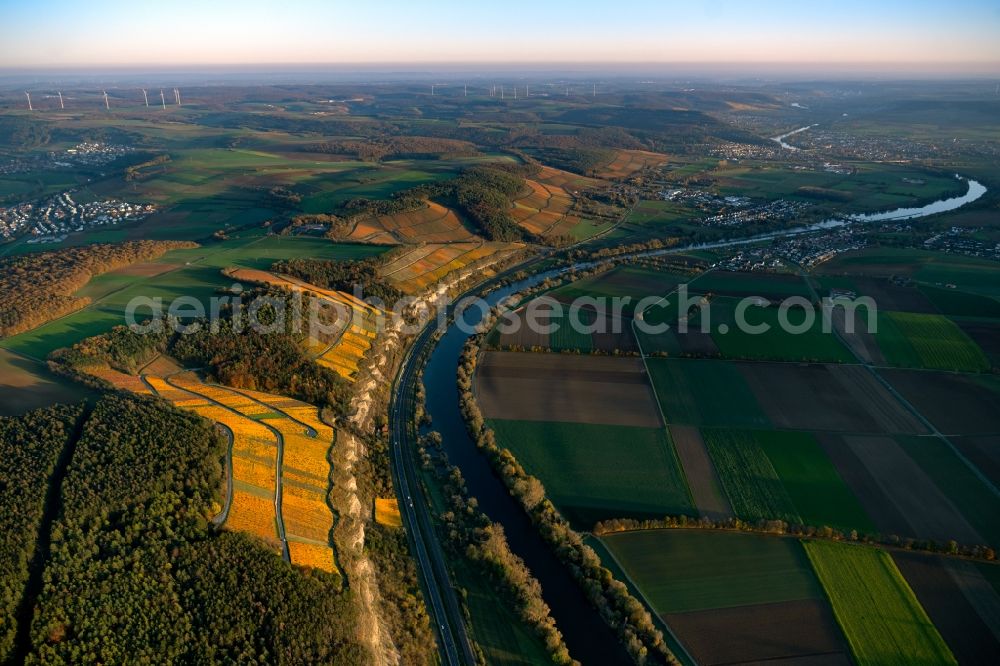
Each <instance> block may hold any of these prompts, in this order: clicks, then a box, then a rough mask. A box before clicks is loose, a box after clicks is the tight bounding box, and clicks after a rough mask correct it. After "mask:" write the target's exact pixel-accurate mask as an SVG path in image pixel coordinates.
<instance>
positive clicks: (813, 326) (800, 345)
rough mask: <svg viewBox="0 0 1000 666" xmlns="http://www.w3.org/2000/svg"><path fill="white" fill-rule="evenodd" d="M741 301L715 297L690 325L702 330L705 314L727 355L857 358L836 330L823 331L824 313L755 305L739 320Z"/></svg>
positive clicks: (784, 358)
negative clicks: (838, 336)
mask: <svg viewBox="0 0 1000 666" xmlns="http://www.w3.org/2000/svg"><path fill="white" fill-rule="evenodd" d="M738 303H739V301H737V300H736V299H734V298H714V299H712V300H711V301H710V302H709V303H708V305H707V306H704V307H702V308H701V312H700V313H699V315H697V316H695V317H693V320H692V321H689V328H695V329H698V328H699V327H700V326H701V317H702V316H704V317H705V322H706V324H707V326H706V328H708V329H709V330H710V331H711V336H712V341H713V342H714V343H715V346H716V348H717V349H718V352H719V354H720V355H721V356H723V357H724V358H731V359H749V360H759V361H802V362H827V363H850V362H852V361H854V356H853V355H852V354H851V353H850V351H848V349H847V348H846V347H845V346H844V345H843V344H842V343H841V342H840V340H838V339H837V337H836V335H834V333H833V331H832V329H831V330H830V331H829V332H824V331H823V321H822V319H823V318H822V314H821V313H819V312H817V311H816V310H814V309H810V310H807V309H805V308H802V307H791V308H788V309H787V310H786V311H785V313H784V315H783V314H782V311H781V310H780V308H779V307H777V306H770V307H757V306H752V307H749V308H747V309H746V310H745V311H744V312H743V313H742V315H741V317H742V318H741V319H738V317H737V307H738ZM783 322H784V323H783ZM740 324H745V325H740ZM765 327H766V328H765ZM758 331H760V332H758ZM678 337H679V336H678Z"/></svg>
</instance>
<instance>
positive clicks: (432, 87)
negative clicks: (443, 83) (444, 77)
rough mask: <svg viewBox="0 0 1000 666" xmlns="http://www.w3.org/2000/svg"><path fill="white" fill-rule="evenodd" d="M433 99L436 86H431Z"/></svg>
mask: <svg viewBox="0 0 1000 666" xmlns="http://www.w3.org/2000/svg"><path fill="white" fill-rule="evenodd" d="M431 97H434V84H433V83H432V84H431Z"/></svg>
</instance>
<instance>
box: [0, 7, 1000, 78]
mask: <svg viewBox="0 0 1000 666" xmlns="http://www.w3.org/2000/svg"><path fill="white" fill-rule="evenodd" d="M0 14H2V17H3V19H4V20H3V21H2V25H0V69H2V70H4V71H45V70H79V69H88V68H89V69H101V68H103V69H115V68H123V69H130V70H134V69H138V68H147V69H148V68H187V67H196V68H211V67H223V68H228V67H248V66H254V65H256V66H260V67H278V68H289V67H323V66H326V67H341V68H347V67H355V68H378V67H383V68H384V67H393V66H405V67H406V68H407V69H411V70H412V69H414V68H420V67H428V68H439V67H455V68H468V67H480V68H482V67H489V66H500V67H505V68H516V67H519V66H520V67H538V66H548V67H561V68H576V67H587V66H591V67H605V68H621V67H634V68H645V69H651V70H652V69H655V68H656V67H660V68H674V69H683V68H690V69H698V68H703V69H711V68H722V67H726V66H729V67H732V68H736V69H749V68H751V67H757V66H759V67H761V68H764V69H780V68H785V69H789V70H796V69H798V70H808V69H810V68H812V69H821V70H837V71H843V72H851V71H857V72H859V73H868V72H893V71H898V72H902V73H906V72H911V73H920V72H929V73H969V74H975V75H988V74H991V73H1000V40H998V39H997V38H996V36H997V35H998V34H1000V6H996V5H994V4H993V3H990V2H984V1H980V0H963V1H961V2H958V3H952V4H951V5H950V6H941V5H939V4H936V3H921V2H916V3H913V2H909V3H908V2H899V1H892V2H885V3H870V2H861V1H858V0H850V1H848V2H842V3H839V4H838V5H837V6H836V7H827V8H815V7H802V6H800V5H799V4H797V3H792V2H785V1H775V2H768V3H754V4H753V5H751V4H750V3H735V2H717V3H712V4H711V5H701V4H695V5H693V6H692V5H689V4H680V3H671V2H655V3H654V2H645V1H641V0H623V1H621V2H616V3H613V4H607V3H597V2H586V1H584V2H575V3H565V2H555V3H547V4H545V5H542V4H541V3H530V2H524V1H523V0H515V1H513V2H508V3H506V4H505V5H504V6H493V5H490V6H486V5H483V6H479V5H476V6H467V5H465V4H462V3H458V2H453V1H452V0H443V1H441V2H435V3H433V4H432V6H417V5H415V4H413V3H403V2H397V1H395V0H393V1H389V2H381V3H378V4H376V3H366V4H365V5H361V4H360V3H352V4H345V3H321V2H315V1H312V0H308V1H304V2H292V3H284V4H275V3H269V2H260V1H251V2H232V1H230V0H226V1H223V2H215V3H195V2H190V1H189V0H182V1H180V2H174V3H170V4H169V5H154V6H149V5H144V4H140V5H136V4H134V3H125V2H120V1H117V0H99V1H98V2H94V3H88V4H87V5H83V4H80V3H71V2H65V1H63V0H48V1H42V2H24V1H22V0H13V1H12V2H8V3H5V7H4V9H3V10H0Z"/></svg>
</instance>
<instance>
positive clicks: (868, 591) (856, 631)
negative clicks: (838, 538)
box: [805, 541, 957, 665]
mask: <svg viewBox="0 0 1000 666" xmlns="http://www.w3.org/2000/svg"><path fill="white" fill-rule="evenodd" d="M805 549H806V553H807V554H808V555H809V560H810V561H811V562H812V565H813V568H814V569H815V570H816V575H817V576H818V577H819V580H820V581H821V582H822V584H823V589H824V590H825V592H826V594H827V597H828V598H829V600H830V603H831V605H832V606H833V612H834V615H835V616H836V618H837V623H838V624H839V625H840V626H841V628H842V629H843V631H844V635H845V636H846V637H847V641H848V643H849V644H850V646H851V652H852V654H853V656H854V659H855V661H856V662H857V663H858V664H862V665H865V664H879V665H885V664H917V663H924V664H955V663H957V662H956V661H955V657H954V655H953V654H952V652H951V650H950V649H949V648H948V646H947V645H946V644H945V642H944V639H942V638H941V634H940V633H938V630H937V629H936V628H935V627H934V625H933V624H932V623H931V620H930V618H929V617H928V616H927V613H926V611H924V609H923V607H922V606H921V605H920V602H919V601H917V597H916V595H914V593H913V590H912V589H910V586H909V585H908V584H907V582H906V580H905V579H904V578H903V576H902V574H901V573H900V572H899V569H898V568H897V567H896V564H895V563H894V562H893V561H892V558H891V557H890V556H889V555H888V554H887V553H885V552H884V551H881V550H876V549H874V548H869V547H865V546H851V545H846V544H839V543H831V542H822V541H809V542H806V543H805Z"/></svg>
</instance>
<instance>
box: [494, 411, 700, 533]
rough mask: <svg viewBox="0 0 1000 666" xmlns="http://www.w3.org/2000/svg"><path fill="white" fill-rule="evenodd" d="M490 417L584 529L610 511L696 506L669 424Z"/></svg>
mask: <svg viewBox="0 0 1000 666" xmlns="http://www.w3.org/2000/svg"><path fill="white" fill-rule="evenodd" d="M488 423H489V424H490V426H491V427H492V428H493V430H494V432H495V433H496V437H497V442H498V443H499V444H500V446H502V447H505V448H508V449H510V451H511V452H512V453H513V454H514V456H515V457H516V458H517V460H518V461H519V462H520V463H521V464H522V465H523V466H524V468H525V470H526V471H527V472H528V473H529V474H531V475H533V476H536V477H538V479H539V480H540V481H541V482H542V485H544V486H545V489H546V495H547V496H548V498H549V499H551V500H552V501H553V502H554V503H555V504H556V506H557V507H559V510H560V511H561V512H562V513H563V515H565V516H566V517H567V518H568V519H569V520H570V521H571V522H573V523H574V524H575V525H578V526H579V527H580V528H581V529H590V528H591V527H592V526H593V525H594V523H596V522H597V521H599V520H603V519H607V518H621V517H634V518H652V517H660V516H663V515H665V514H670V515H676V514H681V513H686V514H692V513H693V506H692V503H691V499H690V494H689V493H688V489H687V483H686V481H685V479H684V473H683V471H682V470H681V467H680V463H679V461H678V459H677V454H676V452H675V451H674V447H673V444H672V443H671V441H670V438H669V436H668V435H667V432H666V430H665V429H663V428H639V427H633V426H620V425H601V424H593V423H560V422H554V421H512V420H500V419H489V421H488ZM609 462H610V463H611V464H609Z"/></svg>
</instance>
